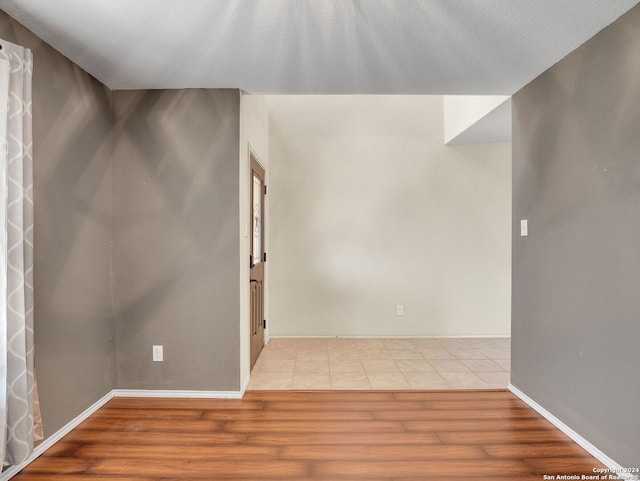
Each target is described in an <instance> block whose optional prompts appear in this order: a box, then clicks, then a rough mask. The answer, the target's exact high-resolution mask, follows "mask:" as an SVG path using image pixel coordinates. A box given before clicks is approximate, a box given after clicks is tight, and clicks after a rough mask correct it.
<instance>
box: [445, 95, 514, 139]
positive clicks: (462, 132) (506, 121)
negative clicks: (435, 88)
mask: <svg viewBox="0 0 640 481" xmlns="http://www.w3.org/2000/svg"><path fill="white" fill-rule="evenodd" d="M444 141H445V143H447V144H456V145H462V144H488V143H495V142H510V141H511V97H510V96H508V95H445V97H444Z"/></svg>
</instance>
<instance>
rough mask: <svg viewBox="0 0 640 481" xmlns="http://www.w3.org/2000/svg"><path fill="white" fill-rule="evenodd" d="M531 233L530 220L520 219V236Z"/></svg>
mask: <svg viewBox="0 0 640 481" xmlns="http://www.w3.org/2000/svg"><path fill="white" fill-rule="evenodd" d="M528 235H529V222H528V221H527V219H522V220H521V221H520V237H527V236H528Z"/></svg>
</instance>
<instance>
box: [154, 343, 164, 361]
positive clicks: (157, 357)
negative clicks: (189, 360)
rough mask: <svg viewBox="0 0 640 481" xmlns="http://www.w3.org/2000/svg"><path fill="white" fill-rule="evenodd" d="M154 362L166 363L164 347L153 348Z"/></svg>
mask: <svg viewBox="0 0 640 481" xmlns="http://www.w3.org/2000/svg"><path fill="white" fill-rule="evenodd" d="M153 361H154V362H162V361H164V349H163V347H162V346H153Z"/></svg>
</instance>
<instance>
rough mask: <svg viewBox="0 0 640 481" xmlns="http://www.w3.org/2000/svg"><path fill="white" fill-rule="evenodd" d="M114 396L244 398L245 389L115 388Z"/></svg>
mask: <svg viewBox="0 0 640 481" xmlns="http://www.w3.org/2000/svg"><path fill="white" fill-rule="evenodd" d="M111 392H112V393H113V397H148V398H152V397H157V398H183V399H242V395H243V394H244V391H189V390H163V389H114V390H113V391H111Z"/></svg>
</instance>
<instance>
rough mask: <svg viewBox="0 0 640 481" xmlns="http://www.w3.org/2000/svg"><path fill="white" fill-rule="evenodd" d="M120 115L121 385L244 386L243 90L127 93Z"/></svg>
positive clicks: (116, 159) (116, 209) (116, 207)
mask: <svg viewBox="0 0 640 481" xmlns="http://www.w3.org/2000/svg"><path fill="white" fill-rule="evenodd" d="M113 107H114V115H115V119H116V127H115V130H114V154H113V216H114V219H113V223H114V234H113V235H114V236H113V242H114V275H115V278H114V285H115V297H116V301H117V303H118V310H119V316H118V319H117V321H116V359H117V363H116V373H117V374H116V376H117V381H116V384H117V387H118V388H135V389H203V390H237V389H239V387H240V381H239V379H240V375H239V326H238V322H239V316H240V313H239V306H240V292H239V289H240V279H239V265H240V260H239V242H240V239H239V232H240V227H239V197H238V196H239V193H238V189H239V180H238V175H239V172H238V169H239V165H238V158H239V150H238V149H239V146H238V139H239V115H240V93H239V91H238V90H153V91H118V92H114V93H113ZM153 344H162V345H164V346H165V362H163V363H154V362H152V359H151V346H152V345H153Z"/></svg>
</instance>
